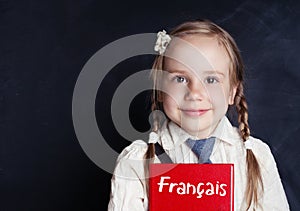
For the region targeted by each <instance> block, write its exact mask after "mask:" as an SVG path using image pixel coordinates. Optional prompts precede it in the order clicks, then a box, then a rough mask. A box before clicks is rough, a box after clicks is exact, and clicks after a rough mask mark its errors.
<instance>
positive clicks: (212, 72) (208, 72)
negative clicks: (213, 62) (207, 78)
mask: <svg viewBox="0 0 300 211" xmlns="http://www.w3.org/2000/svg"><path fill="white" fill-rule="evenodd" d="M203 73H205V74H218V75H222V76H225V74H224V73H222V72H220V71H217V70H209V71H204V72H203Z"/></svg>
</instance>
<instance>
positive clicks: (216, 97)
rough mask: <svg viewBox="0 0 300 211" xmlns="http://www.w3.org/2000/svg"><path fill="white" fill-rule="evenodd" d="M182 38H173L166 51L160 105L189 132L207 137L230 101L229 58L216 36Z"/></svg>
mask: <svg viewBox="0 0 300 211" xmlns="http://www.w3.org/2000/svg"><path fill="white" fill-rule="evenodd" d="M182 39H183V40H184V41H186V43H184V42H176V41H174V42H173V41H172V42H171V43H170V46H169V47H168V50H167V52H166V55H167V56H169V57H165V62H164V70H165V71H164V74H163V76H162V77H163V80H162V90H163V92H164V94H163V97H162V102H163V107H164V111H165V113H166V115H167V116H168V117H169V119H171V120H172V121H173V122H175V123H176V124H178V125H179V126H180V127H181V128H183V129H184V130H185V131H187V132H188V133H189V134H191V135H193V136H197V137H198V138H206V137H208V136H209V135H210V134H211V133H212V132H213V131H214V129H215V128H216V126H217V124H218V123H219V121H220V120H221V118H222V117H223V116H224V115H225V114H226V112H227V109H228V105H229V104H233V100H234V96H235V92H236V87H231V86H230V80H229V79H230V78H229V67H230V59H229V57H228V55H227V53H226V50H225V48H224V47H223V46H222V45H221V44H220V43H218V40H217V38H215V37H207V36H201V35H188V36H185V37H183V38H182ZM170 57H171V58H170ZM175 58H176V59H175Z"/></svg>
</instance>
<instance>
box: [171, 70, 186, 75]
mask: <svg viewBox="0 0 300 211" xmlns="http://www.w3.org/2000/svg"><path fill="white" fill-rule="evenodd" d="M166 71H168V72H169V73H181V74H185V73H187V71H186V70H179V69H167V70H166Z"/></svg>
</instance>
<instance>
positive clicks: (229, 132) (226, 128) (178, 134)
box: [159, 116, 240, 150]
mask: <svg viewBox="0 0 300 211" xmlns="http://www.w3.org/2000/svg"><path fill="white" fill-rule="evenodd" d="M159 135H160V140H161V144H162V146H163V147H164V148H165V149H167V150H170V149H174V148H175V147H176V146H179V145H181V144H182V143H183V142H185V141H186V140H187V139H189V138H190V139H197V137H195V136H192V135H190V134H189V133H187V132H186V131H185V130H183V129H182V128H180V127H179V126H178V125H177V124H175V123H174V122H172V121H169V122H167V121H166V122H165V123H164V124H163V126H162V128H161V130H160V132H159ZM212 136H213V137H216V138H218V139H220V140H221V141H224V142H227V143H228V144H231V145H233V144H234V143H235V142H236V141H239V140H240V138H239V135H238V133H237V131H236V128H234V127H233V126H232V125H231V123H230V121H229V120H228V118H227V117H226V116H224V117H223V118H222V119H221V120H220V122H219V123H218V126H217V127H216V129H215V130H214V132H213V133H212V134H211V135H210V137H212Z"/></svg>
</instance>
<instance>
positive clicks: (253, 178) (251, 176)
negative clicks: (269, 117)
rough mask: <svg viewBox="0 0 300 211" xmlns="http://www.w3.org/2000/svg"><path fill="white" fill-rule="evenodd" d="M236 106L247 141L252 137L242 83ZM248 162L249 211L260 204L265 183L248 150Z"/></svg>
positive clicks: (238, 88) (250, 151) (244, 138)
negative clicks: (260, 195)
mask: <svg viewBox="0 0 300 211" xmlns="http://www.w3.org/2000/svg"><path fill="white" fill-rule="evenodd" d="M235 105H236V109H237V112H238V122H239V130H240V134H241V136H242V139H243V141H246V140H247V139H248V138H249V136H250V129H249V124H248V106H247V102H246V98H245V95H244V92H243V84H242V83H240V84H239V86H238V87H237V93H236V96H235ZM246 161H247V174H248V177H247V189H246V201H247V206H248V207H247V210H248V209H249V208H250V206H251V204H252V201H254V205H255V206H256V205H257V204H258V190H259V187H261V190H263V183H262V176H261V172H260V167H259V164H258V162H257V159H256V157H255V155H254V154H253V152H252V150H251V149H247V156H246Z"/></svg>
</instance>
